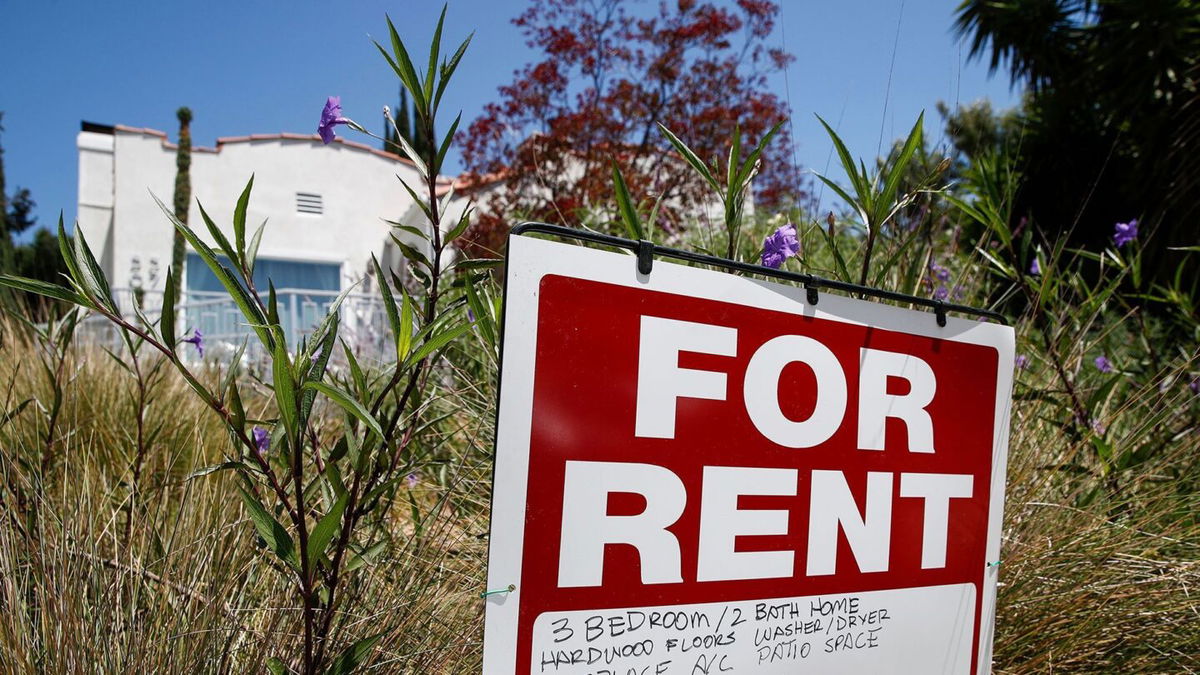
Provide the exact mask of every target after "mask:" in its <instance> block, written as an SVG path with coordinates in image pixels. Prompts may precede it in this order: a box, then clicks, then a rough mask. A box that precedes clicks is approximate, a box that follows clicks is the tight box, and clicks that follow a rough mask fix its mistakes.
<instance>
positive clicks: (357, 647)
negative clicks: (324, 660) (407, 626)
mask: <svg viewBox="0 0 1200 675" xmlns="http://www.w3.org/2000/svg"><path fill="white" fill-rule="evenodd" d="M382 637H383V634H382V633H380V634H379V635H373V636H371V637H369V638H363V639H361V640H359V641H358V642H355V643H354V644H352V645H350V647H348V648H347V649H346V651H344V652H342V653H341V654H338V657H337V658H336V659H334V660H333V663H331V664H329V668H327V669H326V670H325V674H324V675H350V673H352V672H354V669H355V668H358V666H359V665H361V664H362V662H363V661H364V660H366V658H367V655H368V654H370V653H371V649H373V648H374V647H375V644H376V643H378V642H379V640H380V638H382Z"/></svg>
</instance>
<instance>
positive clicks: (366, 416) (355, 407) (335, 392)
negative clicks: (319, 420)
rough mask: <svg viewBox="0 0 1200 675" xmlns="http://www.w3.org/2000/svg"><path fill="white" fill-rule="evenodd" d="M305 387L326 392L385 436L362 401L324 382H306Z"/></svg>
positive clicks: (372, 428) (333, 399) (334, 400)
mask: <svg viewBox="0 0 1200 675" xmlns="http://www.w3.org/2000/svg"><path fill="white" fill-rule="evenodd" d="M304 388H305V389H314V390H316V391H318V392H320V393H321V394H324V395H325V396H326V397H327V398H328V399H329V400H331V401H333V402H334V403H336V404H338V405H339V406H341V407H342V409H343V410H345V411H346V412H348V413H350V414H351V415H354V416H355V417H357V418H358V419H359V420H360V421H361V422H362V423H363V424H365V425H367V428H368V429H370V430H371V431H372V432H373V433H375V435H377V436H379V437H380V438H383V428H382V427H380V426H379V422H377V421H375V418H374V417H372V416H371V413H370V412H368V411H367V409H366V408H364V407H363V405H362V404H361V403H359V402H358V401H356V400H354V399H353V398H351V397H350V395H349V394H347V393H346V392H344V391H342V390H341V389H338V388H337V387H334V386H332V385H329V384H325V383H324V382H305V383H304Z"/></svg>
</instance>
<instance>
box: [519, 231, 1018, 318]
mask: <svg viewBox="0 0 1200 675" xmlns="http://www.w3.org/2000/svg"><path fill="white" fill-rule="evenodd" d="M532 233H540V234H549V235H552V236H555V237H561V238H564V239H575V240H577V241H589V242H592V243H595V244H603V245H605V246H612V247H615V248H622V249H625V250H627V251H632V252H633V253H635V254H636V255H637V270H638V273H639V274H644V275H648V274H650V271H651V269H653V265H654V256H656V255H657V256H660V257H663V258H672V259H674V260H683V261H686V262H692V263H699V264H701V265H711V266H713V267H721V268H724V269H727V270H734V271H738V272H745V273H747V274H755V275H758V276H762V277H771V278H774V279H782V280H784V281H790V282H793V283H798V284H801V285H803V286H804V290H805V292H806V297H807V300H808V304H810V305H815V304H817V301H818V300H819V299H820V298H819V296H818V290H817V289H818V288H825V289H829V290H835V291H842V292H845V293H857V294H859V295H863V296H869V297H872V298H878V299H880V300H890V301H893V302H900V303H908V304H912V305H917V306H920V307H928V308H930V309H932V310H933V312H934V316H935V318H936V320H937V325H938V326H943V327H944V326H945V325H946V314H947V312H957V313H959V314H967V315H970V316H977V317H982V318H985V319H990V320H992V321H996V322H998V323H999V324H1001V325H1004V326H1007V325H1008V319H1006V318H1005V317H1004V315H1003V314H1000V313H999V312H995V311H992V310H990V309H980V308H978V307H970V306H967V305H959V304H955V303H948V302H945V301H943V300H933V299H931V298H922V297H919V296H916V295H909V294H907V293H898V292H896V291H889V290H885V289H882V288H872V287H870V286H861V285H859V284H853V283H849V282H846V281H837V280H834V279H823V278H821V277H818V276H816V275H812V274H797V273H795V272H788V271H786V270H777V269H773V268H770V267H765V266H763V265H754V264H751V263H744V262H740V261H737V260H729V259H728V258H719V257H717V256H713V255H706V254H703V253H695V252H693V251H684V250H680V249H676V248H669V247H666V246H658V245H656V244H653V243H651V242H649V241H646V240H644V239H643V240H634V239H625V238H624V237H615V236H613V235H611V234H602V233H600V232H591V231H588V230H577V229H575V228H571V227H565V226H563V225H551V224H549V223H521V224H520V225H517V226H516V227H514V228H513V229H512V234H513V235H523V234H532Z"/></svg>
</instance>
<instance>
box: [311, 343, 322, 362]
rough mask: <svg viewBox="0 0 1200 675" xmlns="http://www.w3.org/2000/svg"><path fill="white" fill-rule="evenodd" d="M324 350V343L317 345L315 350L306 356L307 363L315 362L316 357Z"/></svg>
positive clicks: (319, 356)
mask: <svg viewBox="0 0 1200 675" xmlns="http://www.w3.org/2000/svg"><path fill="white" fill-rule="evenodd" d="M324 351H325V345H317V348H316V350H315V351H313V353H312V356H310V357H308V362H309V364H314V363H316V362H317V359H319V358H321V354H322V353H323V352H324Z"/></svg>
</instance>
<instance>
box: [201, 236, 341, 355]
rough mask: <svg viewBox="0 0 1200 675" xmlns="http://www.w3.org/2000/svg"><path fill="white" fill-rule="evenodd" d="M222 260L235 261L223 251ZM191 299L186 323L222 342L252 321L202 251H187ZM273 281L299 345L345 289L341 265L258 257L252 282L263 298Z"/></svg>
mask: <svg viewBox="0 0 1200 675" xmlns="http://www.w3.org/2000/svg"><path fill="white" fill-rule="evenodd" d="M218 259H219V260H220V261H221V264H222V265H225V266H226V267H232V265H230V262H229V260H228V259H227V258H225V257H224V256H218ZM186 279H187V302H186V303H185V305H184V310H183V316H184V317H185V319H186V322H187V324H186V325H187V327H188V328H196V329H199V330H200V331H201V332H202V333H204V335H206V336H209V337H211V338H213V340H214V341H215V342H216V343H218V344H220V343H228V344H236V343H237V342H239V341H240V340H242V339H243V338H245V337H246V336H248V335H250V331H251V327H250V325H249V324H248V323H247V322H246V319H245V317H244V316H242V313H241V311H240V310H239V309H238V307H237V306H236V305H235V304H234V302H233V300H232V299H231V298H230V297H229V295H228V294H227V293H226V292H225V288H224V286H222V285H221V282H220V281H218V280H217V277H216V275H214V274H213V273H212V270H210V269H209V268H208V265H206V264H204V261H203V260H201V259H200V256H198V255H196V254H195V253H189V254H188V256H187V275H186ZM270 284H274V286H275V290H276V294H277V298H276V306H277V308H278V311H279V322H280V324H281V326H282V328H283V330H284V333H285V335H286V337H287V341H288V344H289V345H293V346H294V345H298V344H300V341H301V340H302V339H303V338H304V337H305V336H306V335H308V334H310V333H311V331H312V329H313V327H314V326H316V325H317V324H318V323H319V322H320V321H321V320H322V319H323V318H324V317H325V315H326V314H327V313H328V312H329V309H330V306H331V305H332V303H333V301H334V299H335V298H336V297H337V295H338V291H340V290H341V286H342V284H341V265H340V264H338V263H327V262H313V261H305V260H278V259H272V258H259V259H258V260H257V261H256V262H255V264H254V287H255V290H257V291H258V293H259V296H260V297H262V298H263V300H264V301H265V300H266V298H267V293H268V290H267V289H268V288H269V287H270Z"/></svg>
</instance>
